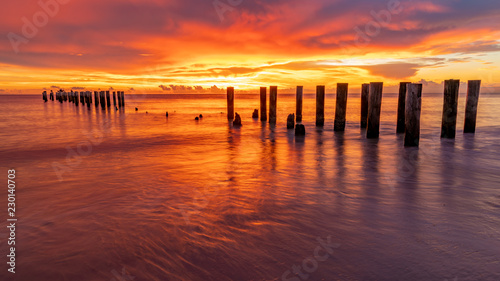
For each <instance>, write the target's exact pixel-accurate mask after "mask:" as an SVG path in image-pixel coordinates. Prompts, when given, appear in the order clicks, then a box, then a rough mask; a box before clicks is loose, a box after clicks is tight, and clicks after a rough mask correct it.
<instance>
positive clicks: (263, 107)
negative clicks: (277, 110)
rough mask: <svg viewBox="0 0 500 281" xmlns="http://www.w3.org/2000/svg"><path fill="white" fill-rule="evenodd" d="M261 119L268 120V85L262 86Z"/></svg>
mask: <svg viewBox="0 0 500 281" xmlns="http://www.w3.org/2000/svg"><path fill="white" fill-rule="evenodd" d="M260 121H267V87H260Z"/></svg>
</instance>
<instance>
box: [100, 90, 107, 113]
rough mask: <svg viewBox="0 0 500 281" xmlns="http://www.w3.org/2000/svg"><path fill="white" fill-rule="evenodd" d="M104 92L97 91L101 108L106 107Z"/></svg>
mask: <svg viewBox="0 0 500 281" xmlns="http://www.w3.org/2000/svg"><path fill="white" fill-rule="evenodd" d="M105 94H106V93H105V92H104V91H100V92H99V103H100V104H101V108H102V109H106V95H105Z"/></svg>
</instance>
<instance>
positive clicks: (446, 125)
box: [441, 80, 460, 139]
mask: <svg viewBox="0 0 500 281" xmlns="http://www.w3.org/2000/svg"><path fill="white" fill-rule="evenodd" d="M459 87H460V80H446V81H445V82H444V102H443V120H442V123H441V138H449V139H454V138H455V134H456V129H457V111H458V90H459Z"/></svg>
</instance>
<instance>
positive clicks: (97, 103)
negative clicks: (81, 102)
mask: <svg viewBox="0 0 500 281" xmlns="http://www.w3.org/2000/svg"><path fill="white" fill-rule="evenodd" d="M94 102H95V107H98V106H99V98H98V94H97V91H94Z"/></svg>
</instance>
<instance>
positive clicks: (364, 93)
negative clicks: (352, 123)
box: [361, 84, 370, 128]
mask: <svg viewBox="0 0 500 281" xmlns="http://www.w3.org/2000/svg"><path fill="white" fill-rule="evenodd" d="M369 94H370V84H363V85H361V128H366V123H367V120H368V97H369Z"/></svg>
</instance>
